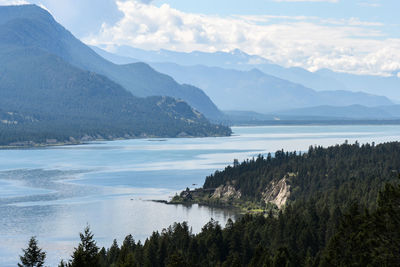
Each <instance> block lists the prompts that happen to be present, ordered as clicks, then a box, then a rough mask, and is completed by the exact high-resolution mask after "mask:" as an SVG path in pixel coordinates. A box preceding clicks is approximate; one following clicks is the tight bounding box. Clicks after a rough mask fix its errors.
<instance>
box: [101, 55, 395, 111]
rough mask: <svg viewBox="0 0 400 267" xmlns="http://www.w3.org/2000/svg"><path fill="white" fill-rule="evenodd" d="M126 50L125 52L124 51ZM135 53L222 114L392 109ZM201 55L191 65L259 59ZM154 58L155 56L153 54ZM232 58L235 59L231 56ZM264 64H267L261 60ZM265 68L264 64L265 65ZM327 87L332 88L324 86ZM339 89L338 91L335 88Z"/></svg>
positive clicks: (356, 95)
mask: <svg viewBox="0 0 400 267" xmlns="http://www.w3.org/2000/svg"><path fill="white" fill-rule="evenodd" d="M93 49H94V50H95V51H96V52H97V53H99V54H100V55H102V56H103V57H105V58H108V59H109V60H112V61H115V62H116V63H121V62H125V63H126V62H129V58H128V57H122V56H119V55H115V54H112V53H109V52H106V51H104V50H101V49H99V48H93ZM125 49H127V48H125ZM132 51H136V56H139V57H140V59H141V60H145V59H146V57H145V56H146V53H147V54H148V58H147V60H146V62H149V64H150V65H151V66H152V67H153V68H155V69H156V70H158V71H160V72H162V73H166V74H168V75H170V76H172V77H173V78H174V79H176V80H177V81H178V82H181V83H191V84H193V85H195V86H197V87H200V88H202V89H203V90H204V92H205V93H206V94H207V95H208V96H210V98H211V100H212V101H213V102H214V103H215V104H216V105H217V106H218V107H219V108H221V109H222V110H241V111H255V112H258V113H264V114H265V113H270V112H279V111H281V110H287V109H294V108H305V107H313V106H318V105H330V106H349V105H362V106H366V107H375V106H384V105H393V102H392V101H391V100H390V99H388V98H387V97H384V96H378V95H372V94H368V93H364V92H352V91H348V90H332V91H331V90H325V91H317V90H313V89H311V88H307V87H305V86H303V85H302V84H299V83H294V82H291V81H288V80H284V79H281V78H278V77H276V76H273V75H269V74H266V73H264V72H262V71H260V70H259V69H257V68H253V69H251V70H238V69H227V68H222V67H215V66H207V65H192V66H190V65H179V64H176V63H171V62H161V63H160V62H151V60H153V59H156V58H157V57H156V56H153V52H151V51H144V50H142V52H141V53H139V52H138V51H140V50H139V49H133V50H132ZM165 53H166V55H170V53H171V55H170V56H165V57H164V56H159V57H158V59H163V58H165V59H170V60H174V55H177V56H176V57H175V58H176V60H175V61H178V62H179V61H180V62H184V61H183V60H182V59H181V58H182V57H183V58H185V56H186V57H189V58H197V56H195V55H197V53H198V52H194V53H193V54H185V53H178V52H170V53H169V52H168V53H167V52H165V51H160V55H164V54H165ZM204 54H205V53H202V54H201V56H199V57H198V58H199V59H198V60H197V61H195V60H194V61H193V62H194V63H199V62H200V63H205V61H204V60H205V59H204V58H206V59H207V60H208V58H214V59H210V60H209V62H211V64H212V62H214V64H216V65H217V64H218V62H219V61H222V60H228V59H229V57H233V59H232V61H230V62H236V63H235V64H237V65H240V60H242V58H246V60H248V61H254V62H261V61H262V60H263V59H262V58H260V57H257V56H249V55H247V54H245V53H240V52H239V51H238V50H236V51H235V52H234V54H229V53H211V54H208V56H204V57H203V55H204ZM156 55H158V54H156ZM235 55H236V56H235ZM135 61H137V59H134V58H131V59H130V62H135ZM264 62H267V61H266V60H264ZM265 64H267V63H265ZM327 84H329V85H332V84H331V83H329V82H327ZM339 88H341V87H339Z"/></svg>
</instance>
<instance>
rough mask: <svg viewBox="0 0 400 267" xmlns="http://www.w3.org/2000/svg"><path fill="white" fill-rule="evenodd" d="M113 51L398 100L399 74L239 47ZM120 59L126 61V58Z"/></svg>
mask: <svg viewBox="0 0 400 267" xmlns="http://www.w3.org/2000/svg"><path fill="white" fill-rule="evenodd" d="M112 51H113V54H116V55H117V56H120V57H125V58H126V57H130V58H134V59H136V60H139V61H144V62H148V63H150V62H163V63H164V62H170V63H176V64H179V65H183V66H193V65H204V66H210V67H220V68H227V69H236V70H244V71H249V70H251V69H254V68H257V69H259V70H260V71H262V72H264V73H266V74H269V75H273V76H275V77H277V78H281V79H283V80H287V81H291V82H293V83H298V84H302V85H303V86H305V87H308V88H311V89H314V90H316V91H326V90H331V91H332V90H346V91H354V92H357V91H361V92H365V93H369V94H375V95H384V96H386V97H388V98H390V99H393V100H395V101H397V102H398V101H400V90H399V88H400V77H397V76H395V75H393V76H391V77H381V76H375V75H357V74H349V73H341V72H334V71H331V70H327V69H322V70H319V71H316V72H310V71H308V70H306V69H304V68H300V67H283V66H280V65H278V64H275V63H273V62H271V61H270V60H268V59H265V58H263V57H260V56H255V55H249V54H247V53H245V52H243V51H241V50H239V49H235V50H233V51H231V52H221V51H218V52H213V53H207V52H200V51H193V52H190V53H183V52H176V51H169V50H159V51H148V50H142V49H138V48H132V47H129V46H113V47H112ZM120 60H121V59H120ZM123 60H125V62H126V59H123Z"/></svg>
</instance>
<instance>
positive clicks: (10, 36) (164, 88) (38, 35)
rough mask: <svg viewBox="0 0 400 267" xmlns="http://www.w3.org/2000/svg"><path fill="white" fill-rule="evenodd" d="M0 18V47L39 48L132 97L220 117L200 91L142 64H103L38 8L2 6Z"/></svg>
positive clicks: (103, 60)
mask: <svg viewBox="0 0 400 267" xmlns="http://www.w3.org/2000/svg"><path fill="white" fill-rule="evenodd" d="M0 17H1V19H0V24H2V27H1V29H0V43H2V44H7V45H12V46H20V47H35V48H40V49H41V50H44V51H46V52H48V53H51V54H54V55H57V56H58V57H60V58H62V59H63V60H65V61H66V62H68V63H70V64H72V65H73V66H76V67H78V68H80V69H83V70H87V71H92V72H96V73H98V74H102V75H105V76H107V77H108V78H109V79H111V80H113V81H114V82H116V83H118V84H120V85H121V86H122V87H124V88H125V89H127V90H128V91H130V92H132V93H133V95H135V96H138V97H146V96H171V97H174V98H179V99H183V100H184V101H186V102H188V104H189V105H191V106H192V107H194V108H196V109H197V110H198V111H200V112H201V113H203V114H204V115H205V116H206V117H208V118H211V119H218V118H219V117H220V116H221V113H220V111H219V110H218V108H217V107H216V106H215V105H214V103H212V101H211V100H210V99H209V98H208V96H207V95H206V94H204V92H203V91H201V90H200V89H198V88H195V87H191V86H182V85H180V84H178V83H176V82H175V81H174V80H173V79H172V78H171V77H169V76H167V75H164V74H161V73H159V72H156V71H155V70H153V69H152V68H151V67H149V66H148V65H147V64H144V63H135V64H129V65H116V64H113V63H111V62H109V61H107V60H105V59H104V58H102V57H101V56H99V55H98V54H96V53H95V52H94V51H93V50H92V49H90V48H89V47H88V46H86V45H85V44H83V43H82V42H81V41H79V40H78V39H76V38H75V37H74V36H73V35H72V34H71V33H70V32H69V31H67V30H66V29H65V28H64V27H62V26H61V25H60V24H58V23H57V22H56V21H55V20H54V19H53V17H52V16H51V15H50V14H49V13H48V12H47V11H46V10H44V9H41V8H40V7H38V6H35V5H23V6H2V7H0Z"/></svg>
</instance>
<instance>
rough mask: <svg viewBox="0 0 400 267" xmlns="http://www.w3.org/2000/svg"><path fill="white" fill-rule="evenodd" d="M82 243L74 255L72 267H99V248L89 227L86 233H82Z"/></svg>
mask: <svg viewBox="0 0 400 267" xmlns="http://www.w3.org/2000/svg"><path fill="white" fill-rule="evenodd" d="M79 235H80V238H81V243H80V244H79V245H78V247H77V248H75V251H74V253H73V254H72V262H71V266H72V267H97V266H99V257H98V251H99V248H98V247H97V245H96V242H95V241H94V240H93V234H92V232H91V231H90V228H89V226H86V227H85V230H84V233H80V234H79Z"/></svg>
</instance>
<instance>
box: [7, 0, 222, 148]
mask: <svg viewBox="0 0 400 267" xmlns="http://www.w3.org/2000/svg"><path fill="white" fill-rule="evenodd" d="M15 8H16V11H18V10H22V11H21V12H20V13H19V14H24V12H25V10H26V8H27V9H32V8H33V9H34V10H39V12H42V11H41V9H39V8H37V7H34V6H28V7H15ZM4 9H7V10H13V9H14V7H6V8H3V7H1V8H0V11H1V12H4ZM14 11H15V10H14ZM1 12H0V17H1V18H2V19H1V20H0V108H1V111H0V144H2V145H4V144H8V143H11V142H17V141H32V140H33V141H35V142H46V140H47V139H49V138H51V139H58V140H59V141H66V140H70V139H71V138H83V137H85V136H86V138H106V139H108V138H116V137H138V136H169V137H175V136H209V135H213V136H214V135H226V134H229V133H230V130H229V129H228V128H226V127H222V126H217V125H213V124H210V123H209V122H208V120H207V119H206V118H205V117H204V116H203V115H202V114H200V113H199V112H197V111H196V110H194V109H192V108H191V107H190V106H189V105H188V104H186V103H185V102H184V101H182V100H176V99H174V98H170V97H161V96H157V97H147V98H138V97H135V96H133V95H132V93H131V92H129V91H127V90H125V89H124V88H123V87H122V86H121V85H119V84H117V83H115V82H114V81H111V80H110V79H109V78H107V77H106V76H103V75H99V74H97V73H94V72H90V71H86V70H82V69H80V68H78V67H76V66H73V65H71V64H70V63H68V62H66V61H65V60H64V59H63V58H61V57H58V56H57V55H55V54H53V53H50V52H48V51H46V50H48V49H46V47H45V49H42V48H41V45H40V44H44V43H45V42H44V40H42V41H43V42H33V40H37V39H39V40H40V39H43V38H44V37H45V35H42V36H40V35H39V36H36V33H37V31H40V30H44V31H45V28H43V29H42V28H41V27H42V26H43V25H38V24H37V21H33V22H30V18H29V17H28V18H17V19H11V20H8V21H6V22H4V21H5V20H4V17H3V16H1V15H2V14H1ZM45 14H46V13H45ZM32 27H33V29H32ZM51 42H55V41H54V40H50V39H49V40H48V43H47V45H49V46H51ZM33 44H35V45H33ZM53 48H54V50H56V47H53Z"/></svg>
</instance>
